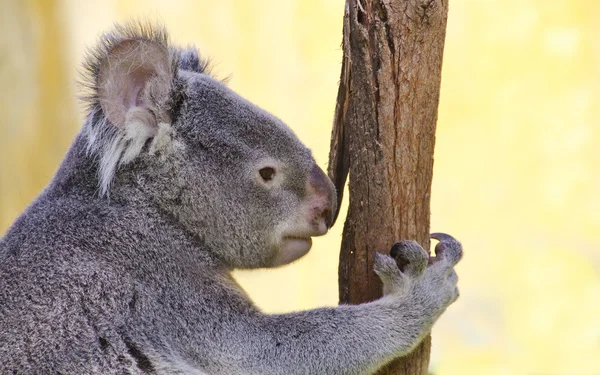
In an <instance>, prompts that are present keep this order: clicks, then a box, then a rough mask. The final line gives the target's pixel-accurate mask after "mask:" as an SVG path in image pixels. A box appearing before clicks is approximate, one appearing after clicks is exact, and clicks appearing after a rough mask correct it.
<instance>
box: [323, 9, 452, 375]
mask: <svg viewBox="0 0 600 375" xmlns="http://www.w3.org/2000/svg"><path fill="white" fill-rule="evenodd" d="M447 14H448V3H447V0H347V1H346V9H345V16H344V39H343V50H344V58H343V62H342V73H341V78H340V86H339V91H338V98H337V105H336V113H335V120H334V127H333V134H332V141H331V151H330V158H329V168H328V172H329V175H330V177H331V178H332V180H333V181H334V183H335V185H336V187H337V190H338V195H339V196H338V201H339V203H341V200H342V193H343V186H344V184H345V182H346V177H347V175H348V173H349V175H350V181H349V191H350V199H349V201H350V202H349V209H348V216H347V219H346V222H345V225H344V233H343V237H342V249H341V253H340V266H339V293H340V303H351V304H358V303H363V302H367V301H372V300H375V299H377V298H379V297H381V283H380V281H379V279H378V278H377V276H376V275H375V274H374V272H373V252H375V251H378V252H383V253H387V252H389V249H390V248H391V246H392V244H394V243H395V242H397V241H398V240H401V239H416V240H417V241H418V242H419V243H420V244H421V245H422V246H423V247H424V248H425V249H428V248H429V216H430V211H429V202H430V192H431V180H432V172H433V151H434V144H435V127H436V121H437V108H438V102H439V92H440V81H441V67H442V54H443V49H444V39H445V33H446V20H447ZM338 207H339V205H338ZM430 347H431V339H430V337H427V338H426V339H425V340H424V341H423V343H422V344H421V345H420V346H419V347H418V348H417V349H415V351H414V352H412V353H411V354H409V355H408V356H406V357H403V358H399V359H398V360H396V361H394V362H393V363H391V364H389V365H388V366H387V367H386V368H385V369H382V370H381V371H380V373H381V374H407V375H408V374H410V375H415V374H427V369H428V365H429V353H430Z"/></svg>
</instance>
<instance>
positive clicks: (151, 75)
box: [97, 39, 174, 129]
mask: <svg viewBox="0 0 600 375" xmlns="http://www.w3.org/2000/svg"><path fill="white" fill-rule="evenodd" d="M107 52H108V53H107V55H106V58H105V59H104V60H103V61H102V62H101V63H100V65H99V67H98V68H99V69H98V81H97V84H98V101H99V103H100V105H101V107H102V110H103V112H104V115H105V116H106V118H108V120H109V121H110V122H111V123H112V124H113V125H115V126H116V127H118V128H121V129H123V128H125V127H126V125H127V121H128V119H131V118H132V116H131V115H132V113H129V112H130V111H135V113H136V115H135V116H134V117H135V118H136V119H137V120H138V121H139V120H143V123H144V124H145V125H146V126H148V127H151V128H155V129H157V125H158V122H169V121H168V119H166V118H164V117H167V114H166V108H165V106H166V104H167V103H168V101H169V95H170V94H171V90H172V81H173V76H174V71H173V68H172V64H171V61H170V56H169V50H168V48H167V46H166V45H163V44H161V43H159V42H156V41H153V40H144V39H125V40H122V41H120V42H118V43H116V44H114V45H113V46H111V48H110V50H108V51H107ZM128 113H129V115H128Z"/></svg>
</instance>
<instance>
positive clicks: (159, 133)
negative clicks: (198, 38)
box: [82, 22, 179, 195]
mask: <svg viewBox="0 0 600 375" xmlns="http://www.w3.org/2000/svg"><path fill="white" fill-rule="evenodd" d="M178 64H179V55H178V54H175V53H173V52H172V50H171V49H170V47H169V45H168V37H167V33H166V31H165V30H164V28H162V27H160V26H156V25H152V24H147V23H140V22H129V23H126V24H124V25H117V26H115V28H114V29H113V31H111V32H109V33H106V34H104V35H103V36H102V37H101V38H100V41H99V43H98V44H97V45H96V47H95V48H93V49H91V50H89V51H88V55H87V59H86V61H85V63H84V66H83V71H82V73H83V74H82V86H83V89H84V93H85V95H84V96H83V99H84V101H85V102H87V104H88V107H89V115H88V121H87V122H86V124H85V125H84V131H85V134H86V135H87V141H88V151H89V152H91V153H92V154H95V155H96V156H98V157H99V171H98V173H99V179H100V194H101V195H104V194H106V193H108V189H109V185H110V183H111V181H112V179H113V176H114V174H115V172H116V171H117V169H118V167H119V166H120V165H124V164H127V163H129V162H131V161H133V160H134V159H135V158H136V157H137V156H138V155H139V154H140V153H141V152H142V150H143V148H144V145H145V144H146V143H147V141H148V140H149V139H153V140H152V145H151V147H150V153H154V152H155V151H156V150H159V149H161V150H162V149H165V147H167V146H168V145H170V139H171V138H170V134H171V133H172V129H171V126H170V124H171V115H172V114H171V112H172V110H173V108H176V107H177V100H178V99H176V98H179V96H178V95H176V94H175V93H176V92H177V90H176V77H177V66H178Z"/></svg>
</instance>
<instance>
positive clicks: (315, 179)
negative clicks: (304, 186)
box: [308, 164, 337, 233]
mask: <svg viewBox="0 0 600 375" xmlns="http://www.w3.org/2000/svg"><path fill="white" fill-rule="evenodd" d="M308 186H309V189H308V191H309V194H310V199H312V200H313V209H312V215H313V219H312V222H313V224H314V225H315V226H316V227H317V228H318V229H319V232H321V231H322V232H323V233H325V232H327V229H329V228H331V226H332V225H333V218H334V214H335V210H336V207H335V205H336V203H337V201H336V196H335V187H334V186H333V183H332V182H331V180H330V179H329V177H327V175H326V174H325V172H323V170H322V169H321V168H319V167H318V166H317V165H316V164H315V165H314V166H313V168H312V170H311V171H310V175H309V178H308ZM321 226H323V227H324V228H321Z"/></svg>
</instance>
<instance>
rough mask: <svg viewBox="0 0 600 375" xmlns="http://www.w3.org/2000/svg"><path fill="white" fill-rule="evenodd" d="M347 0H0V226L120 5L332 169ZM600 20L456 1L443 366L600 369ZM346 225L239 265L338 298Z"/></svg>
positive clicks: (31, 192) (573, 6) (444, 219)
mask: <svg viewBox="0 0 600 375" xmlns="http://www.w3.org/2000/svg"><path fill="white" fill-rule="evenodd" d="M343 7H344V0H326V1H324V0H295V1H291V0H263V1H244V0H237V1H235V0H221V1H191V0H190V1H176V0H170V1H166V0H165V1H158V0H144V1H141V0H129V1H114V0H113V1H75V0H72V1H66V0H65V1H54V2H53V1H19V0H1V1H0V31H1V32H0V113H1V114H2V116H1V117H0V233H4V232H5V230H6V229H7V227H8V226H9V225H10V223H11V222H12V221H13V220H14V219H15V217H16V216H17V215H18V214H19V213H20V212H21V211H22V210H23V208H24V207H25V206H27V204H28V203H29V202H30V201H31V200H32V199H33V198H34V197H35V196H36V195H37V194H38V193H39V191H40V190H41V189H42V188H43V187H44V186H45V185H46V184H47V183H48V181H49V180H50V178H51V177H52V175H53V173H54V171H55V170H56V168H57V166H58V164H59V162H60V161H61V158H62V157H63V155H64V153H65V151H66V149H67V147H68V146H69V144H70V142H71V141H72V139H73V137H74V135H75V134H76V133H77V132H78V130H79V127H80V125H81V120H82V116H83V112H82V107H81V106H80V105H79V104H78V103H77V102H76V100H75V96H76V94H77V88H76V85H75V81H76V78H77V76H76V69H77V67H78V65H79V63H80V62H81V60H82V56H83V51H84V48H85V46H89V45H90V44H92V43H94V41H95V39H96V37H97V35H98V34H99V33H100V32H101V31H103V30H106V29H107V28H109V27H110V26H111V24H112V23H113V22H115V21H119V20H124V19H127V18H130V17H139V16H146V17H150V18H152V19H160V20H162V21H163V22H164V23H165V24H166V26H167V28H168V29H169V30H170V33H171V37H172V40H173V41H174V42H175V43H178V44H187V43H194V44H196V45H197V46H198V47H199V48H200V49H201V51H203V53H204V54H205V55H206V56H210V57H212V59H213V61H214V62H215V66H216V71H217V73H218V75H219V76H220V77H226V76H228V75H231V81H230V86H231V87H232V88H233V89H234V90H236V91H238V92H239V93H240V94H242V95H243V96H245V97H247V98H249V99H250V100H251V101H253V102H255V103H257V104H258V105H260V106H262V107H264V108H266V109H267V110H269V111H271V112H272V113H274V114H276V115H277V116H279V117H280V118H282V119H283V120H284V121H286V122H287V123H288V124H289V125H290V126H291V127H292V128H293V129H294V130H295V131H296V132H297V134H298V135H299V136H300V138H301V139H302V140H303V141H305V142H306V143H307V144H308V145H309V146H310V147H311V148H312V149H313V150H314V153H315V156H316V158H317V161H318V162H319V164H320V165H321V166H323V167H325V166H326V163H327V154H328V147H329V137H330V130H331V122H332V117H333V111H334V104H335V97H336V92H337V82H338V79H339V73H340V67H341V65H340V61H341V55H342V54H341V49H340V42H341V29H342V15H343ZM599 17H600V2H594V1H589V0H538V1H525V0H496V1H493V0H450V13H449V21H448V30H447V37H446V48H445V56H444V67H443V77H442V95H441V102H440V108H439V121H438V133H437V134H438V135H437V145H436V151H435V160H436V161H435V170H434V181H433V200H432V230H434V231H438V230H439V231H444V232H447V233H451V234H453V235H454V236H456V237H457V238H459V239H460V240H462V242H463V245H464V247H465V251H466V256H465V258H464V260H463V261H462V263H461V264H460V265H459V267H458V272H459V275H460V287H461V298H460V299H459V300H458V302H457V303H456V304H454V305H453V306H452V307H450V308H449V310H448V311H447V313H446V314H445V315H444V316H443V318H442V319H441V320H440V322H439V323H438V324H437V325H436V326H435V328H434V330H433V355H432V362H431V369H432V371H434V372H435V373H436V374H460V375H463V374H485V375H487V374H491V375H493V374H527V375H529V374H531V375H558V374H563V375H592V374H600V233H599V232H600V231H599V229H600V199H599V198H598V193H599V192H600V173H599V172H600V152H599V151H598V149H597V147H598V144H599V143H600V127H598V125H594V124H598V122H599V121H600V105H598V98H600V23H599V22H598V19H599ZM594 145H596V146H594ZM341 219H342V220H343V217H342V218H341ZM340 222H341V221H340ZM340 232H341V225H338V226H337V227H336V228H334V229H333V230H332V232H331V233H330V234H329V235H327V236H326V237H325V238H319V239H316V241H315V246H314V248H313V250H312V251H311V253H310V254H309V255H308V256H307V257H306V258H305V259H302V260H301V261H299V262H297V263H296V264H293V265H291V266H287V267H285V268H282V269H278V270H271V271H264V270H260V271H253V272H238V273H237V274H236V276H237V278H238V279H239V280H240V282H241V283H242V285H243V286H244V287H245V288H246V289H247V290H248V292H249V293H250V295H251V296H252V297H253V298H254V299H255V300H256V301H257V303H258V305H259V306H261V307H262V308H263V309H264V310H266V311H273V312H274V311H278V312H279V311H290V310H297V309H306V308H312V307H317V306H322V305H335V304H337V261H338V259H337V257H338V250H339V243H340Z"/></svg>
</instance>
